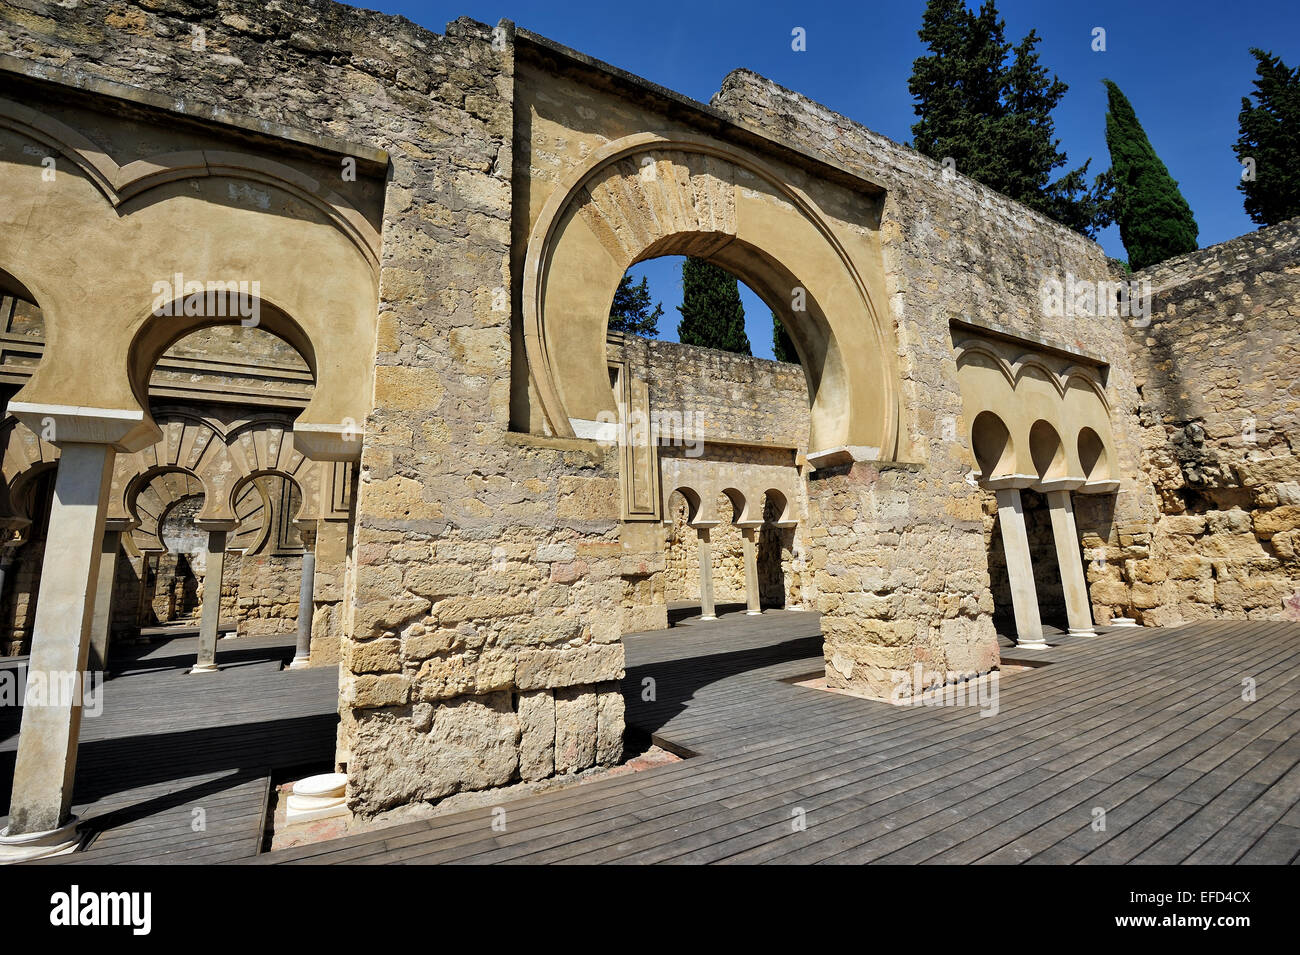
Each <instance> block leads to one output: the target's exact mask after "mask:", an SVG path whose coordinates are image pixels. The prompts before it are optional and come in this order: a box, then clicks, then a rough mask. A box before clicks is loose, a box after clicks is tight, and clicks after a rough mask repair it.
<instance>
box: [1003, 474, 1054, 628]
mask: <svg viewBox="0 0 1300 955" xmlns="http://www.w3.org/2000/svg"><path fill="white" fill-rule="evenodd" d="M997 496H998V524H1000V525H1001V527H1002V550H1003V552H1004V553H1005V555H1006V560H1007V577H1008V578H1009V579H1010V582H1011V604H1012V607H1013V608H1014V610H1015V615H1016V645H1017V646H1021V647H1028V648H1030V649H1040V648H1043V647H1046V646H1047V644H1046V643H1044V642H1043V623H1042V619H1041V618H1040V617H1039V615H1038V589H1037V588H1036V587H1035V586H1034V565H1033V561H1032V560H1031V559H1030V556H1029V535H1028V533H1027V532H1026V530H1025V510H1024V504H1023V503H1022V502H1021V499H1020V491H1019V490H1017V489H1016V488H1001V489H999V490H998V491H997Z"/></svg>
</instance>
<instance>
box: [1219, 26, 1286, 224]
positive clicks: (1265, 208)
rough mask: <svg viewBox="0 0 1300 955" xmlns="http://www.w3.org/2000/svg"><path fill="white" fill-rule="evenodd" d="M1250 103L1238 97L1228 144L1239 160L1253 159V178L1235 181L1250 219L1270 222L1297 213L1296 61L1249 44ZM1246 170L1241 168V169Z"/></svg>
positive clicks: (1245, 98)
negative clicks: (1291, 65) (1233, 140)
mask: <svg viewBox="0 0 1300 955" xmlns="http://www.w3.org/2000/svg"><path fill="white" fill-rule="evenodd" d="M1250 52H1251V54H1252V55H1253V56H1254V57H1255V73H1256V76H1257V78H1256V80H1255V83H1254V86H1255V91H1254V93H1253V94H1252V95H1254V97H1255V103H1253V104H1252V103H1251V101H1250V99H1249V98H1248V97H1245V96H1243V97H1242V98H1241V112H1240V113H1238V114H1237V125H1238V128H1239V130H1240V133H1241V135H1240V136H1239V137H1238V139H1237V144H1236V146H1234V147H1233V149H1234V151H1235V152H1236V153H1237V159H1238V161H1240V162H1242V163H1244V162H1245V161H1246V160H1247V159H1251V160H1254V162H1253V166H1254V179H1253V181H1252V180H1251V179H1250V178H1249V177H1247V178H1244V179H1242V181H1241V182H1239V183H1238V184H1237V188H1238V189H1240V190H1241V192H1242V194H1243V195H1244V196H1245V202H1244V205H1245V207H1246V214H1247V215H1248V216H1250V218H1251V221H1252V222H1258V223H1260V224H1261V225H1273V224H1274V223H1277V222H1282V221H1283V220H1285V219H1290V218H1291V217H1292V216H1298V215H1300V67H1297V68H1296V69H1294V70H1291V69H1288V68H1287V65H1286V64H1285V63H1283V62H1282V60H1281V58H1279V57H1276V56H1273V55H1272V54H1271V53H1265V52H1264V51H1263V50H1259V49H1252V50H1251V51H1250ZM1244 171H1245V170H1244V169H1243V172H1244Z"/></svg>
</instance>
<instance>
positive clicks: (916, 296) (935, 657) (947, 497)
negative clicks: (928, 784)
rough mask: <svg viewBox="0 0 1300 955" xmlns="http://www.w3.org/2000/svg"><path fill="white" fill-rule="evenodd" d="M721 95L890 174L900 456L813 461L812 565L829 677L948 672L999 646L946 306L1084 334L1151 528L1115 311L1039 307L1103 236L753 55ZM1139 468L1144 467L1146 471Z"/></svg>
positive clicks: (1118, 504) (1023, 328) (1068, 336)
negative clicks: (1076, 315)
mask: <svg viewBox="0 0 1300 955" xmlns="http://www.w3.org/2000/svg"><path fill="white" fill-rule="evenodd" d="M712 105H713V106H715V107H716V108H718V109H720V110H722V111H723V112H725V113H727V114H729V115H731V116H733V117H735V118H736V119H737V120H738V121H740V122H742V123H745V124H748V125H749V126H750V127H752V128H754V129H760V130H763V131H764V132H766V133H767V134H768V135H772V136H776V137H777V138H779V139H781V140H783V141H786V142H791V143H798V144H800V146H801V147H802V148H803V149H806V150H809V151H811V152H813V153H815V154H817V155H820V156H824V157H826V158H827V159H828V160H829V161H831V162H834V163H835V164H837V165H839V166H841V167H843V168H846V169H848V170H850V171H852V172H853V173H855V174H857V175H860V176H861V177H862V178H864V179H866V180H867V181H869V182H872V183H875V184H877V185H879V186H880V187H882V188H883V189H884V190H885V199H884V203H883V210H882V215H881V223H880V229H881V244H882V254H883V257H884V269H885V285H886V290H887V303H888V311H889V319H890V321H891V322H892V323H893V326H894V331H895V336H896V339H897V341H898V351H899V354H898V359H899V366H900V370H901V388H902V402H901V406H902V417H903V420H902V421H901V422H900V433H901V434H902V435H903V436H904V437H903V439H902V440H901V441H900V449H899V452H898V457H899V458H900V459H901V460H900V461H899V462H870V461H856V462H854V463H852V464H840V465H837V466H834V467H827V468H823V469H819V470H817V471H815V472H814V473H812V474H811V475H810V478H809V522H808V523H809V528H810V531H811V540H810V544H811V556H810V559H811V568H810V569H811V572H812V580H811V581H809V583H810V584H811V585H812V586H811V587H810V588H809V589H810V590H811V591H813V593H812V594H810V596H813V597H815V599H816V601H817V606H818V608H819V609H820V610H822V611H823V630H824V633H825V636H826V656H827V661H828V678H829V679H830V681H831V682H832V683H833V684H836V685H841V686H850V687H854V688H856V689H859V690H862V691H865V692H868V693H876V694H880V693H888V691H889V690H890V689H891V687H892V683H893V676H894V675H895V674H897V673H898V672H899V671H901V670H905V669H906V668H908V667H910V666H911V665H912V664H913V663H916V662H920V663H922V664H923V665H924V666H925V667H926V668H927V670H932V671H934V672H936V673H938V674H944V673H953V672H970V671H979V672H983V671H986V670H988V669H990V668H991V667H993V666H995V665H996V664H997V661H998V651H997V645H996V641H995V638H994V627H993V623H992V613H993V599H992V595H991V591H990V579H989V574H988V560H989V555H988V546H989V545H988V542H987V541H986V537H985V526H984V520H983V517H984V515H983V507H982V493H983V492H981V491H980V490H979V489H978V488H977V487H976V486H975V485H974V483H973V482H971V483H968V482H967V481H966V480H965V478H966V477H967V476H968V475H969V474H970V473H971V471H972V470H973V469H974V468H975V461H974V458H973V454H972V451H971V446H970V438H969V434H970V431H969V429H970V422H969V421H966V420H964V417H963V408H962V399H961V391H960V388H959V386H958V382H957V377H956V365H955V360H954V356H953V344H952V338H951V336H950V331H949V322H950V320H952V319H968V320H979V321H985V322H996V323H997V324H998V325H1000V326H1003V327H1004V328H1006V329H1007V330H1008V331H1009V332H1010V333H1012V334H1015V335H1018V336H1021V337H1023V338H1025V339H1028V340H1045V341H1048V342H1056V343H1060V344H1061V345H1062V346H1064V347H1067V348H1073V349H1077V350H1081V351H1087V352H1089V353H1091V354H1094V355H1097V356H1099V357H1100V358H1101V360H1103V361H1105V362H1108V363H1109V365H1110V368H1109V372H1108V381H1107V385H1108V389H1107V390H1108V393H1109V395H1110V400H1111V407H1112V419H1113V420H1112V425H1113V428H1114V437H1115V441H1116V445H1117V447H1116V452H1117V455H1116V456H1117V462H1116V471H1117V473H1118V475H1119V477H1120V480H1121V485H1120V489H1119V492H1118V494H1117V495H1115V496H1114V497H1111V498H1109V501H1110V504H1109V506H1110V509H1111V515H1110V520H1111V523H1112V525H1123V526H1125V527H1132V526H1137V525H1141V526H1146V527H1149V526H1150V523H1151V521H1152V519H1153V518H1154V506H1153V503H1152V501H1151V498H1150V492H1149V489H1148V488H1146V487H1144V484H1145V480H1144V476H1142V475H1141V474H1140V471H1139V459H1140V449H1141V442H1140V440H1139V437H1138V430H1139V429H1138V427H1137V424H1136V420H1135V419H1130V417H1129V415H1130V414H1131V411H1132V409H1134V408H1135V407H1136V405H1137V393H1136V389H1135V386H1134V382H1133V379H1132V375H1131V374H1130V373H1129V371H1128V365H1129V363H1128V356H1127V345H1126V340H1125V332H1124V329H1123V321H1122V320H1121V319H1119V318H1114V317H1103V318H1097V319H1089V320H1086V321H1085V320H1074V319H1069V318H1056V317H1053V316H1051V315H1048V314H1045V312H1044V309H1043V307H1042V297H1041V294H1040V289H1041V287H1042V283H1043V282H1044V281H1045V280H1047V279H1049V278H1054V277H1055V278H1059V279H1060V280H1062V281H1064V280H1065V278H1066V275H1067V273H1068V274H1072V275H1074V276H1080V277H1087V278H1091V279H1094V280H1106V279H1108V278H1109V277H1110V276H1111V274H1112V268H1113V266H1112V264H1111V263H1110V262H1108V261H1107V259H1106V258H1105V256H1104V255H1103V254H1102V252H1101V249H1100V248H1099V247H1098V246H1097V245H1096V244H1094V243H1092V242H1089V241H1088V240H1086V239H1084V238H1083V237H1081V236H1079V235H1076V234H1074V233H1072V232H1070V231H1069V230H1067V229H1065V228H1064V227H1062V226H1060V225H1058V224H1056V223H1054V222H1051V221H1050V220H1048V219H1046V218H1044V217H1042V216H1039V215H1037V214H1035V213H1033V212H1030V211H1029V210H1027V209H1025V208H1024V207H1022V206H1020V205H1019V204H1017V203H1015V202H1012V201H1011V200H1009V199H1007V198H1005V197H1004V196H1001V195H999V194H997V193H996V192H994V191H992V190H990V189H988V188H986V187H984V186H981V185H979V184H977V183H975V182H973V181H971V180H969V179H967V178H965V177H964V176H962V175H960V170H958V171H957V172H958V175H955V176H954V175H951V174H947V173H945V171H944V169H943V168H942V166H940V164H938V163H936V162H934V161H932V160H930V159H928V158H926V157H924V156H921V155H920V154H918V153H916V152H914V151H912V150H910V149H907V148H905V147H903V146H900V145H898V144H896V143H893V142H891V141H890V140H888V139H886V138H885V137H883V136H880V135H878V134H876V133H873V132H871V131H870V130H867V129H865V128H864V127H862V126H860V125H858V124H856V123H854V122H852V121H851V120H849V119H847V118H845V117H843V116H840V115H838V114H836V113H834V112H832V111H831V110H828V109H826V108H825V107H823V106H821V105H819V104H817V103H814V102H813V101H811V100H809V99H807V98H805V97H803V96H800V95H799V94H797V93H794V92H791V91H789V90H786V89H783V88H781V87H780V86H778V85H776V84H774V83H772V82H770V81H768V80H766V79H764V78H762V77H759V76H757V75H755V74H753V73H751V72H748V71H745V70H738V71H736V72H734V73H732V74H731V75H730V76H728V77H727V79H726V80H725V81H724V83H723V85H722V89H721V91H720V92H719V93H718V95H717V96H715V97H714V99H713V102H712ZM1140 478H1142V480H1139V479H1140Z"/></svg>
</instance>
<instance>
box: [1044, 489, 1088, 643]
mask: <svg viewBox="0 0 1300 955" xmlns="http://www.w3.org/2000/svg"><path fill="white" fill-rule="evenodd" d="M1047 507H1048V510H1049V512H1050V513H1051V515H1052V537H1053V539H1054V540H1055V542H1056V562H1057V563H1058V564H1060V567H1061V588H1062V590H1064V591H1065V615H1066V619H1067V621H1068V622H1069V627H1070V633H1074V634H1080V635H1083V636H1094V637H1095V636H1096V635H1097V631H1096V630H1094V629H1093V626H1092V606H1091V604H1090V603H1089V601H1088V580H1087V578H1086V577H1084V575H1083V558H1082V557H1080V555H1079V530H1078V527H1077V526H1076V525H1075V523H1074V501H1073V499H1072V498H1071V497H1070V492H1069V491H1065V490H1061V491H1048V492H1047Z"/></svg>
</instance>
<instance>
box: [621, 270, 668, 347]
mask: <svg viewBox="0 0 1300 955" xmlns="http://www.w3.org/2000/svg"><path fill="white" fill-rule="evenodd" d="M650 302H651V298H650V286H649V285H648V284H647V282H646V278H645V276H644V275H643V276H641V284H640V285H633V284H632V276H630V275H624V276H623V278H622V279H621V280H620V281H619V283H618V288H617V289H615V290H614V301H613V303H612V304H611V305H610V307H609V330H610V331H611V332H629V333H631V334H633V335H645V336H647V337H649V338H653V337H654V336H655V335H657V334H658V333H659V319H660V318H661V317H662V316H663V314H664V307H663V303H662V302H659V303H656V304H655V306H654V308H653V309H651V307H650Z"/></svg>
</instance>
